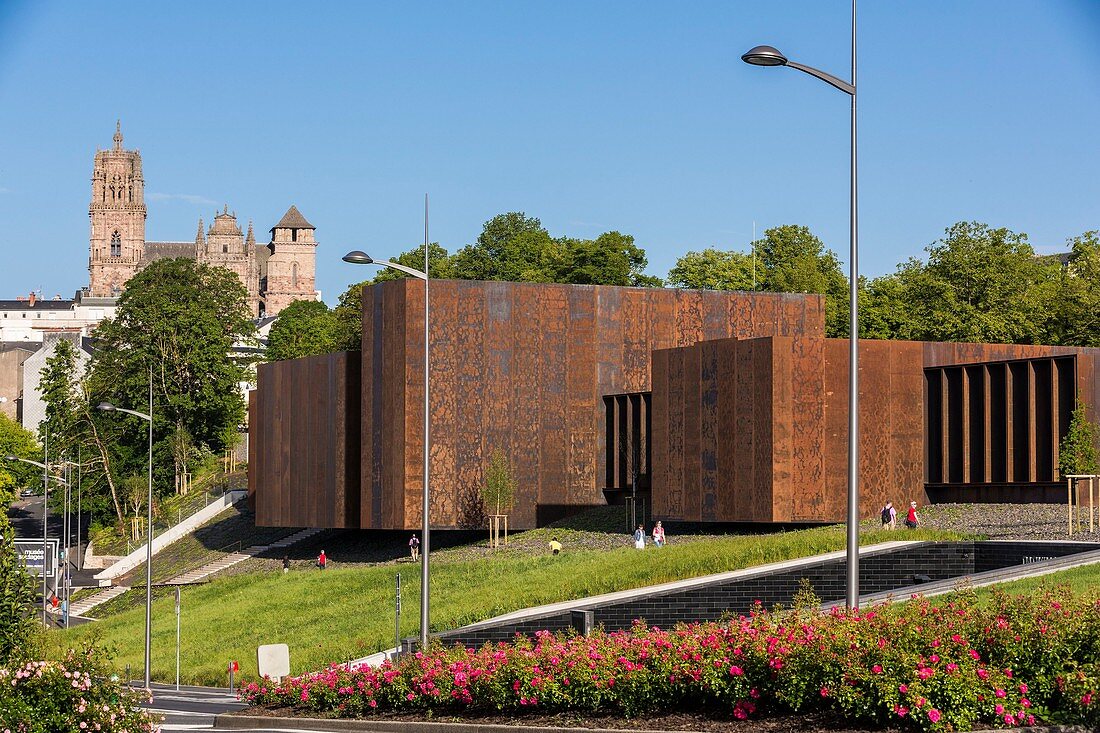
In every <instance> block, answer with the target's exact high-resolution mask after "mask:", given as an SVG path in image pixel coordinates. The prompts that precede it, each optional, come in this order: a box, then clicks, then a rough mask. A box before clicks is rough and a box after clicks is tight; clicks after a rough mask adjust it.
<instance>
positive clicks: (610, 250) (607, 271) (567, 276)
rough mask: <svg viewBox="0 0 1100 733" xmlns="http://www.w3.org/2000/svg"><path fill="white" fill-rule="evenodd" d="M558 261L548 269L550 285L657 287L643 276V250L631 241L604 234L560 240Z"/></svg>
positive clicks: (623, 236) (626, 236) (619, 235)
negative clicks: (551, 282)
mask: <svg viewBox="0 0 1100 733" xmlns="http://www.w3.org/2000/svg"><path fill="white" fill-rule="evenodd" d="M560 244H562V245H563V246H562V247H561V249H560V253H559V259H558V261H557V262H556V263H555V264H554V265H553V267H552V268H550V274H551V275H552V279H553V281H554V282H560V283H570V284H573V285H633V286H643V287H660V286H661V285H662V284H663V283H662V282H661V280H660V278H656V277H652V276H650V275H646V274H645V268H646V265H647V264H648V260H647V259H646V254H645V250H643V249H641V248H640V247H638V246H637V245H635V244H634V237H632V236H631V235H629V234H622V233H620V232H605V233H604V234H601V235H600V236H598V237H596V238H595V239H565V240H560Z"/></svg>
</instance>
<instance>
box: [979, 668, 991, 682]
mask: <svg viewBox="0 0 1100 733" xmlns="http://www.w3.org/2000/svg"><path fill="white" fill-rule="evenodd" d="M988 677H989V670H986V669H979V670H978V679H980V680H984V679H987V678H988Z"/></svg>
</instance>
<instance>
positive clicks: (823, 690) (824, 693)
mask: <svg viewBox="0 0 1100 733" xmlns="http://www.w3.org/2000/svg"><path fill="white" fill-rule="evenodd" d="M821 696H822V697H828V696H829V688H828V687H822V688H821Z"/></svg>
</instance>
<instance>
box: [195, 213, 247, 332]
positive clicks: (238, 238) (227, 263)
mask: <svg viewBox="0 0 1100 733" xmlns="http://www.w3.org/2000/svg"><path fill="white" fill-rule="evenodd" d="M255 249H256V237H255V236H254V235H253V234H252V223H251V222H249V224H248V236H247V237H246V236H244V234H242V232H241V227H240V226H239V225H238V224H237V215H236V214H235V213H234V214H230V213H229V206H226V207H225V208H224V209H222V211H221V213H220V214H216V215H215V216H214V223H213V224H211V225H210V229H209V231H207V232H206V235H205V236H204V235H203V231H202V220H201V219H200V220H199V232H198V235H196V237H195V254H196V259H198V261H199V262H201V263H202V264H205V265H213V266H216V267H224V268H225V269H227V270H229V271H230V272H232V273H234V274H236V276H237V277H238V278H240V281H241V284H242V285H244V288H245V290H246V291H247V292H248V310H249V312H250V313H251V314H252V316H253V317H255V316H256V315H258V313H259V302H260V277H259V268H258V266H257V264H256V257H255Z"/></svg>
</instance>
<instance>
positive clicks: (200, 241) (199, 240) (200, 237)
mask: <svg viewBox="0 0 1100 733" xmlns="http://www.w3.org/2000/svg"><path fill="white" fill-rule="evenodd" d="M202 230H203V222H202V217H201V216H200V217H199V233H198V234H196V235H195V244H197V245H199V246H200V247H201V246H202V245H203V244H204V243H205V239H204V237H203V231H202Z"/></svg>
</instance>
